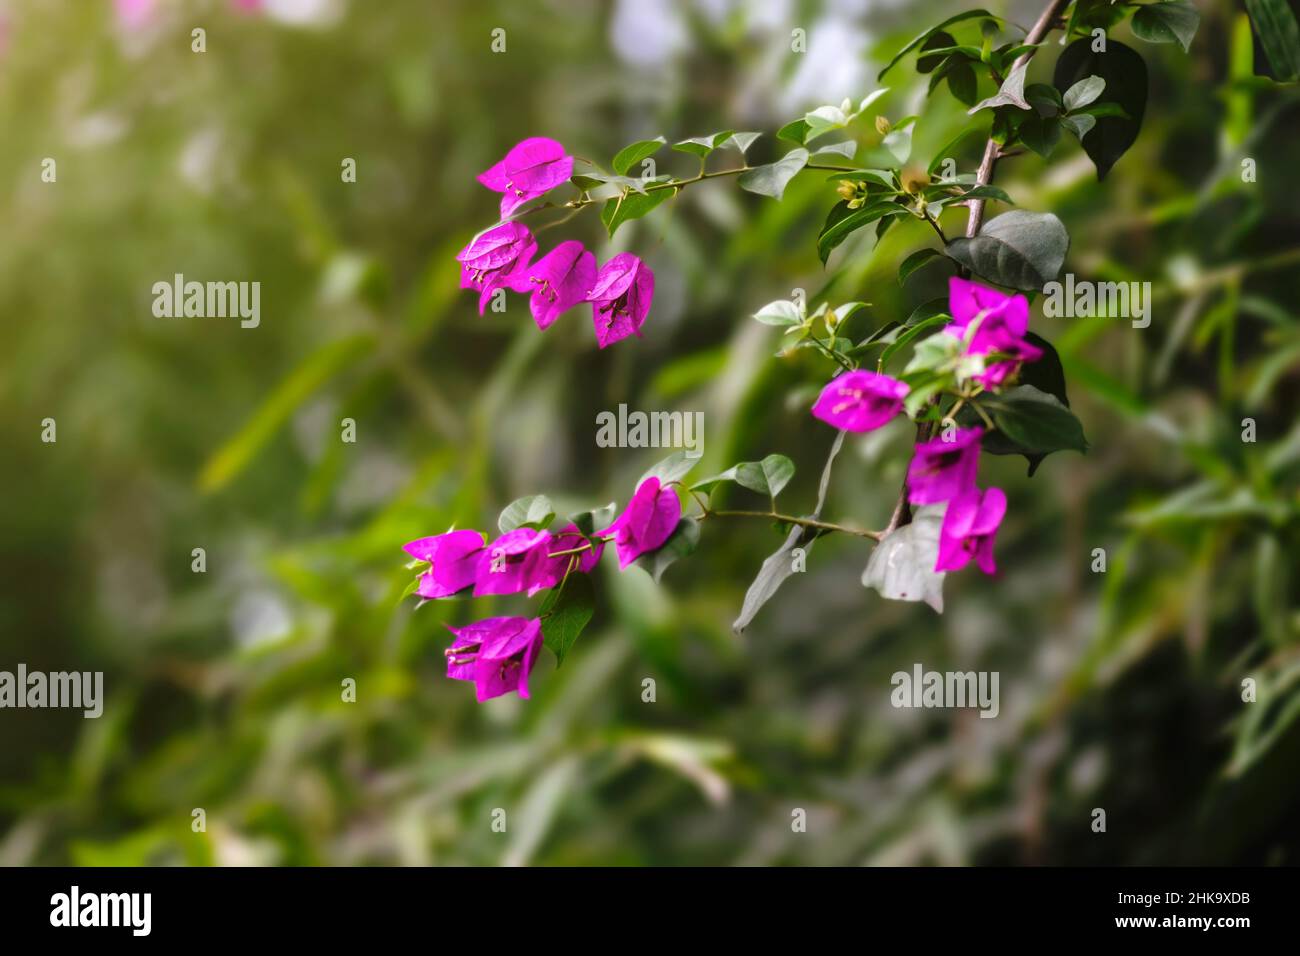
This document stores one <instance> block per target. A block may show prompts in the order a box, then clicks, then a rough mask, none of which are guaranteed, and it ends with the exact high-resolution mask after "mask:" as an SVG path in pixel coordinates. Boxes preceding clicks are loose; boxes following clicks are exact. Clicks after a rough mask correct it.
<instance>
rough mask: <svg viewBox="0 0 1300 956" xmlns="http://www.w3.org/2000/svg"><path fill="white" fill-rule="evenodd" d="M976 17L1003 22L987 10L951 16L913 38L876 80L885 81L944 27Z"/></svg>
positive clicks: (968, 11)
mask: <svg viewBox="0 0 1300 956" xmlns="http://www.w3.org/2000/svg"><path fill="white" fill-rule="evenodd" d="M976 17H986V18H988V19H990V20H997V21H998V22H1001V18H999V17H995V16H994V15H993V14H991V13H989V12H988V11H987V10H967V11H966V12H965V13H959V14H957V15H956V16H951V17H949V18H948V19H947V20H944V21H943V22H942V23H940V24H937V25H936V26H933V27H931V28H930V29H928V30H926V31H925V32H924V33H921V34H919V35H918V36H916V37H913V38H912V40H911V41H909V42H908V44H907V45H906V46H905V47H903V48H902V49H901V50H899V51H898V53H896V54H895V55H894V58H893V59H892V60H890V61H889V62H888V63H886V64H885V68H884V69H883V70H881V71H880V73H879V74H877V76H876V79H877V80H882V79H884V77H885V74H886V73H888V72H889V71H890V70H892V69H893V68H894V66H895V65H896V64H897V63H898V61H899V60H901V59H902V58H903V57H905V56H907V54H909V53H911V52H912V51H913V50H915V49H916V48H917V47H918V46H920V45H921V44H922V43H924V42H925V41H926V40H928V39H930V37H932V36H934V35H935V34H936V33H938V32H939V31H940V30H942V29H943V28H944V27H948V26H952V25H953V24H954V23H961V22H962V21H963V20H973V19H975V18H976Z"/></svg>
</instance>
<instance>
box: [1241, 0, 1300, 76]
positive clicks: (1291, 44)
mask: <svg viewBox="0 0 1300 956" xmlns="http://www.w3.org/2000/svg"><path fill="white" fill-rule="evenodd" d="M1246 12H1247V13H1248V14H1250V22H1251V25H1252V26H1253V27H1254V28H1255V35H1256V36H1258V37H1259V42H1260V44H1261V45H1262V46H1263V47H1264V54H1265V56H1267V57H1268V63H1269V66H1271V67H1272V68H1273V75H1274V77H1276V78H1277V79H1278V80H1280V81H1281V82H1283V83H1289V82H1291V81H1293V80H1296V79H1300V24H1297V23H1296V18H1295V14H1294V13H1292V12H1291V8H1290V7H1289V6H1288V5H1287V0H1246ZM1256 72H1258V70H1256Z"/></svg>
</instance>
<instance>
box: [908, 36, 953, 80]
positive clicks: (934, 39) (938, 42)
mask: <svg viewBox="0 0 1300 956" xmlns="http://www.w3.org/2000/svg"><path fill="white" fill-rule="evenodd" d="M956 45H957V40H956V39H955V38H954V37H953V35H952V34H951V33H948V32H946V31H944V30H939V31H938V32H937V33H932V34H930V36H928V37H927V38H926V41H925V42H924V43H922V44H921V49H920V51H919V52H918V53H917V56H916V72H917V73H933V72H934V71H935V70H936V69H938V68H939V65H940V64H942V63H943V61H944V60H945V59H946V58H947V56H948V52H947V51H945V52H943V53H938V54H935V53H930V55H928V56H927V55H926V53H927V51H930V50H937V49H943V48H945V47H952V46H956Z"/></svg>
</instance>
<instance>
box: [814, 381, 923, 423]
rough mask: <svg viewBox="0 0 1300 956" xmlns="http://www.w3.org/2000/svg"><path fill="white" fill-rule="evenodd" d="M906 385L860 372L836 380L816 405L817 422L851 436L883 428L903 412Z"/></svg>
mask: <svg viewBox="0 0 1300 956" xmlns="http://www.w3.org/2000/svg"><path fill="white" fill-rule="evenodd" d="M908 391H910V389H909V388H908V387H907V385H906V384H905V383H904V382H900V381H899V380H898V379H896V378H890V377H889V376H888V375H880V374H879V373H877V372H864V371H862V370H861V369H858V370H857V371H854V372H846V373H845V374H843V375H841V376H840V377H839V378H835V379H832V380H831V381H830V382H828V383H827V384H826V387H825V388H823V389H822V393H821V395H819V396H817V401H816V403H814V404H813V407H812V413H813V417H814V418H820V419H821V420H822V421H824V422H825V423H826V424H828V425H834V426H835V427H836V428H842V429H844V430H845V431H851V432H869V431H871V430H872V429H873V428H879V427H880V426H881V425H883V424H885V423H886V422H888V421H889V420H890V419H891V418H893V417H894V416H895V415H897V414H898V413H899V412H900V411H902V410H903V397H904V396H905V395H906V394H907V393H908Z"/></svg>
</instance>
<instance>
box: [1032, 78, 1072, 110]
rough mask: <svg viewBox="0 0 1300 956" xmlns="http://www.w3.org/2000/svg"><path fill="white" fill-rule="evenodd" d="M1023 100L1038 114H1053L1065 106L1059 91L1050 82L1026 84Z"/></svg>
mask: <svg viewBox="0 0 1300 956" xmlns="http://www.w3.org/2000/svg"><path fill="white" fill-rule="evenodd" d="M1025 102H1027V103H1028V104H1029V105H1030V106H1032V107H1033V108H1034V110H1035V112H1037V113H1038V115H1039V116H1055V115H1056V114H1057V113H1059V112H1061V110H1062V109H1064V108H1065V105H1064V103H1062V101H1061V91H1060V90H1058V89H1057V88H1056V87H1054V86H1052V85H1051V84H1050V83H1030V84H1029V85H1028V86H1026V87H1025Z"/></svg>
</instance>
